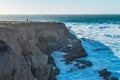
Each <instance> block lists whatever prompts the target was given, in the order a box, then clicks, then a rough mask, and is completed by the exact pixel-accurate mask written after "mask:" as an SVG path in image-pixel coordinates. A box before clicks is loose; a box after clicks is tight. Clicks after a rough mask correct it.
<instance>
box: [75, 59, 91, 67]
mask: <svg viewBox="0 0 120 80" xmlns="http://www.w3.org/2000/svg"><path fill="white" fill-rule="evenodd" d="M75 61H76V62H77V63H76V64H75V66H76V67H77V68H78V69H85V68H86V67H90V66H92V63H91V62H90V61H85V60H75Z"/></svg>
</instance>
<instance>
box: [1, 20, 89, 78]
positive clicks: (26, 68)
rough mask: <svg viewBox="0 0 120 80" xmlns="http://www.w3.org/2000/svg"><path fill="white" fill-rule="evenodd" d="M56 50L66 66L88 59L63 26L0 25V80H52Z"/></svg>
mask: <svg viewBox="0 0 120 80" xmlns="http://www.w3.org/2000/svg"><path fill="white" fill-rule="evenodd" d="M56 50H57V51H64V52H68V53H69V54H67V55H64V57H65V58H66V61H68V62H70V61H71V60H73V59H75V58H80V57H85V56H87V54H86V53H85V50H84V49H83V48H82V46H81V44H80V41H79V40H77V39H76V37H75V36H73V35H72V34H70V33H69V30H68V29H67V28H66V26H65V25H64V24H63V23H55V22H0V80H54V79H55V75H56V74H58V72H59V70H58V69H57V68H56V66H55V64H54V60H53V59H52V57H51V55H50V54H51V53H52V52H53V51H56Z"/></svg>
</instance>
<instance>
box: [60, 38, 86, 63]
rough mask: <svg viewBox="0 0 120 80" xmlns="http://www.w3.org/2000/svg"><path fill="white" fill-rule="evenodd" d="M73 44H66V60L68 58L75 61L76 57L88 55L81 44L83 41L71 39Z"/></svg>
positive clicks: (64, 50)
mask: <svg viewBox="0 0 120 80" xmlns="http://www.w3.org/2000/svg"><path fill="white" fill-rule="evenodd" d="M71 45H72V47H70V46H66V47H64V49H63V50H61V51H63V52H67V53H68V54H66V55H64V57H65V59H66V61H67V60H71V61H73V60H74V59H76V58H82V57H86V56H87V53H86V52H85V50H84V48H83V47H82V45H81V42H80V41H79V40H77V39H76V40H73V41H71Z"/></svg>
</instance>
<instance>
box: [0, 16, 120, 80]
mask: <svg viewBox="0 0 120 80" xmlns="http://www.w3.org/2000/svg"><path fill="white" fill-rule="evenodd" d="M26 19H28V20H29V21H55V22H63V23H65V24H66V26H67V27H68V28H69V29H70V32H71V33H72V34H74V35H75V36H76V37H77V38H78V39H80V40H81V43H82V45H83V47H84V48H85V50H86V52H87V53H88V57H86V58H83V59H85V60H90V61H92V62H93V66H92V67H90V68H87V69H84V70H78V69H76V68H75V67H74V66H73V65H65V64H64V63H62V62H61V59H63V57H62V56H61V55H64V54H66V53H63V52H54V53H53V54H52V56H53V58H54V59H55V63H56V65H57V67H58V68H59V69H60V74H59V75H57V76H56V78H57V80H103V79H102V78H101V77H99V74H98V71H99V70H101V69H104V68H107V69H108V70H109V71H111V72H112V76H114V77H118V78H119V79H120V15H107V14H106V15H0V20H1V21H26ZM82 38H85V39H86V41H84V40H82ZM57 53H61V54H57ZM56 57H57V59H56ZM73 63H74V62H73ZM61 65H62V66H61ZM63 65H64V66H63ZM71 68H72V69H73V71H72V72H69V71H67V70H69V69H71ZM66 69H67V70H66Z"/></svg>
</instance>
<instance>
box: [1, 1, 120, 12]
mask: <svg viewBox="0 0 120 80" xmlns="http://www.w3.org/2000/svg"><path fill="white" fill-rule="evenodd" d="M0 14H120V0H0Z"/></svg>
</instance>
